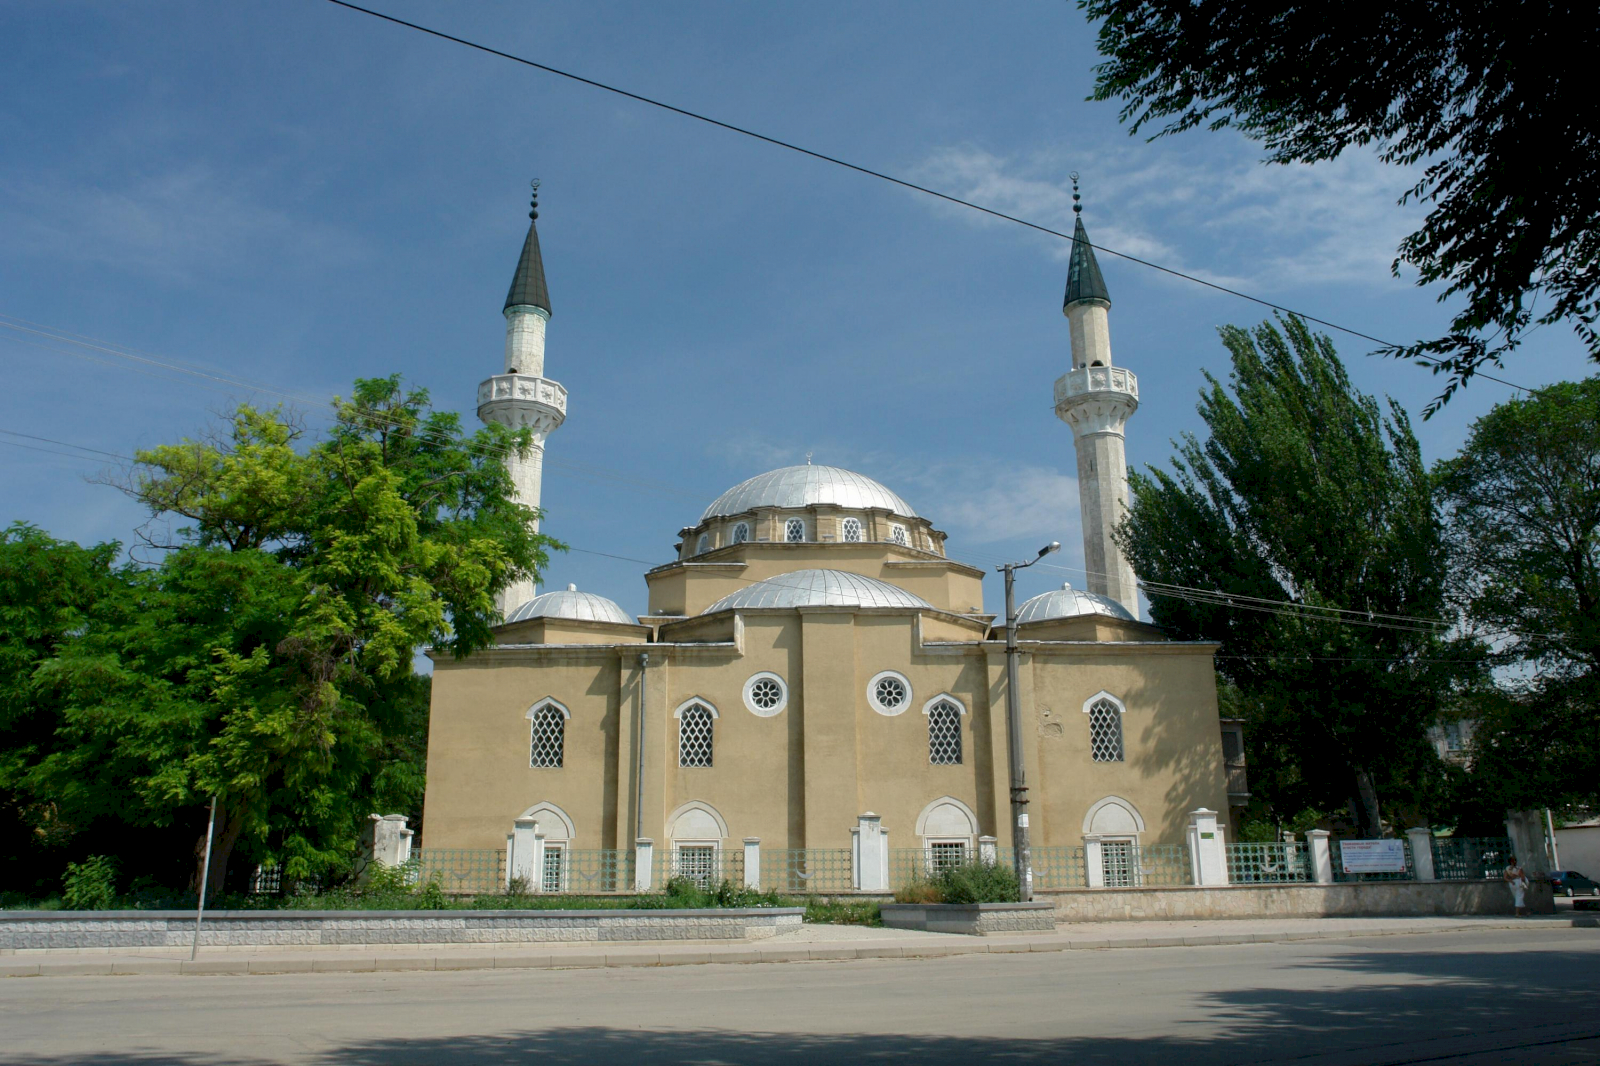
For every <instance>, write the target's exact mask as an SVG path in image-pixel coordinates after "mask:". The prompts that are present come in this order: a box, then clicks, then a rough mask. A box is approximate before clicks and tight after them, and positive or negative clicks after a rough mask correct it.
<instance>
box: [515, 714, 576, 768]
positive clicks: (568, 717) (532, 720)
mask: <svg viewBox="0 0 1600 1066" xmlns="http://www.w3.org/2000/svg"><path fill="white" fill-rule="evenodd" d="M547 707H554V708H555V709H556V710H558V711H560V712H561V765H560V766H540V765H539V764H538V763H535V762H534V761H533V731H534V730H535V729H537V728H538V722H537V720H536V719H537V718H538V716H539V712H540V711H542V710H544V709H545V708H547ZM523 717H524V718H525V719H527V722H528V769H530V770H564V769H566V765H567V723H568V722H570V721H572V712H571V711H569V710H567V707H566V704H564V703H562V702H561V701H560V700H557V699H553V698H551V697H549V696H546V697H545V698H544V699H542V700H540V701H539V702H537V703H535V704H534V705H533V706H532V707H529V708H528V713H527V714H525V715H523Z"/></svg>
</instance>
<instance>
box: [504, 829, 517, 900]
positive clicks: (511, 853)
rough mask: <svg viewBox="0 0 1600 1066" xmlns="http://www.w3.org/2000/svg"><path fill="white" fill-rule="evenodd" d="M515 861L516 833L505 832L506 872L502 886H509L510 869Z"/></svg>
mask: <svg viewBox="0 0 1600 1066" xmlns="http://www.w3.org/2000/svg"><path fill="white" fill-rule="evenodd" d="M516 861H517V834H515V833H507V834H506V866H505V873H506V877H505V881H506V883H505V885H504V887H505V888H507V889H509V888H510V887H511V878H512V873H511V871H512V869H513V866H514V864H515V863H516Z"/></svg>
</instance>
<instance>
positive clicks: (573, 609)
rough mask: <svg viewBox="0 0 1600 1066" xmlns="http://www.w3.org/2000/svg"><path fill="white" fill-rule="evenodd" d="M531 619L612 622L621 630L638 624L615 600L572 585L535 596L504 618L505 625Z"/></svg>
mask: <svg viewBox="0 0 1600 1066" xmlns="http://www.w3.org/2000/svg"><path fill="white" fill-rule="evenodd" d="M534 618H570V619H572V620H573V621H577V622H612V623H615V624H617V625H624V626H631V625H637V624H638V622H637V620H635V619H633V618H629V617H628V612H627V611H624V610H623V609H622V608H621V607H620V606H619V605H618V604H617V602H616V601H615V600H608V599H606V598H605V597H604V596H596V595H595V594H594V593H592V592H579V591H578V586H576V585H568V586H567V587H566V588H564V589H559V590H557V591H555V592H545V593H541V594H540V595H538V596H535V597H534V598H533V599H531V600H529V601H527V602H526V603H523V604H520V605H519V606H518V607H517V608H516V610H514V611H512V612H511V613H510V614H509V615H507V616H506V622H508V623H510V622H527V621H529V620H531V619H534Z"/></svg>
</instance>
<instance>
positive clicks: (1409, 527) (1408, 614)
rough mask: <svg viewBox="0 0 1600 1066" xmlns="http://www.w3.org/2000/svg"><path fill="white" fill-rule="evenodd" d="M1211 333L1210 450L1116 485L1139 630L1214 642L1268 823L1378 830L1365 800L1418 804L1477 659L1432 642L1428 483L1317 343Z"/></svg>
mask: <svg viewBox="0 0 1600 1066" xmlns="http://www.w3.org/2000/svg"><path fill="white" fill-rule="evenodd" d="M1280 327H1281V328H1280ZM1221 334H1222V341H1223V344H1224V346H1225V347H1226V348H1227V349H1228V351H1229V353H1230V354H1231V356H1232V363H1233V372H1232V375H1231V378H1230V386H1231V391H1230V389H1229V388H1225V387H1224V386H1223V385H1222V384H1221V383H1220V382H1219V381H1217V380H1216V379H1215V378H1214V377H1212V376H1211V375H1209V374H1208V375H1207V387H1206V388H1205V389H1204V390H1202V392H1201V400H1200V416H1201V418H1202V419H1203V420H1204V421H1205V423H1206V426H1207V427H1208V428H1209V430H1210V436H1209V438H1208V439H1206V440H1204V441H1201V440H1199V439H1198V438H1196V437H1194V436H1193V435H1187V434H1186V435H1185V436H1184V438H1183V439H1182V441H1181V442H1179V443H1178V444H1177V448H1178V455H1177V457H1176V458H1174V460H1173V470H1172V471H1170V472H1169V471H1162V470H1156V469H1150V470H1148V471H1147V472H1145V473H1132V474H1130V475H1129V484H1130V487H1131V489H1132V504H1131V507H1130V509H1129V512H1128V515H1127V518H1126V519H1125V520H1124V523H1123V525H1122V526H1121V527H1120V529H1119V531H1118V539H1119V542H1120V543H1121V544H1122V546H1123V549H1124V551H1126V552H1127V553H1128V557H1129V559H1130V561H1131V562H1132V564H1133V567H1134V570H1135V572H1136V573H1138V575H1139V576H1140V578H1141V580H1142V581H1143V582H1144V583H1145V584H1146V587H1147V590H1150V591H1151V593H1152V594H1151V597H1150V612H1151V616H1152V617H1153V619H1154V620H1155V621H1156V623H1157V624H1159V625H1162V626H1164V627H1167V628H1168V629H1169V630H1170V631H1172V632H1173V633H1174V634H1175V635H1177V636H1180V637H1183V638H1188V639H1201V640H1215V641H1218V642H1219V643H1220V644H1221V645H1222V647H1221V648H1220V650H1219V653H1218V662H1217V669H1218V673H1219V675H1220V677H1221V678H1222V680H1223V683H1224V684H1225V685H1226V686H1229V687H1230V689H1231V691H1230V693H1229V696H1230V699H1232V700H1234V701H1236V702H1235V705H1236V706H1237V707H1238V708H1239V711H1240V713H1241V714H1242V715H1243V716H1244V717H1245V719H1246V722H1247V729H1246V738H1247V743H1248V745H1249V751H1250V758H1251V764H1252V767H1253V768H1254V770H1255V771H1256V772H1255V773H1253V774H1252V778H1253V780H1254V781H1255V782H1256V783H1257V787H1258V789H1261V790H1262V791H1263V792H1264V793H1265V799H1266V801H1267V802H1268V804H1269V805H1270V806H1271V807H1272V808H1273V809H1274V811H1275V813H1276V814H1277V816H1278V817H1279V819H1280V820H1288V819H1290V818H1292V817H1294V816H1296V815H1298V814H1299V813H1300V812H1301V811H1303V810H1305V809H1307V808H1315V809H1319V810H1329V809H1333V808H1337V807H1339V806H1342V805H1343V804H1345V803H1347V802H1348V803H1349V805H1350V808H1351V810H1352V813H1353V814H1354V816H1355V818H1356V821H1357V822H1358V824H1359V825H1360V827H1361V828H1362V830H1363V832H1365V833H1368V834H1376V833H1377V832H1379V829H1380V806H1379V800H1380V797H1385V798H1386V800H1385V801H1386V802H1397V803H1400V804H1402V805H1404V806H1408V807H1411V808H1413V809H1414V810H1416V811H1422V812H1424V813H1425V811H1426V808H1427V806H1428V805H1429V803H1430V802H1432V801H1433V797H1432V796H1431V794H1430V793H1431V792H1432V791H1434V790H1435V789H1436V788H1437V781H1438V778H1439V775H1440V774H1441V773H1442V768H1441V767H1440V766H1439V764H1438V760H1437V757H1436V756H1435V755H1434V753H1433V750H1432V747H1431V746H1430V745H1429V743H1428V742H1427V737H1426V732H1427V729H1428V728H1429V726H1430V725H1431V724H1432V723H1433V722H1434V720H1435V718H1436V716H1437V714H1438V712H1439V710H1440V708H1441V706H1442V705H1443V704H1444V703H1445V702H1446V701H1447V700H1448V699H1449V698H1450V697H1451V695H1452V693H1453V692H1455V691H1456V690H1457V689H1458V687H1460V686H1461V685H1463V684H1465V683H1466V682H1467V681H1469V680H1470V679H1471V677H1472V676H1473V674H1474V672H1475V671H1477V669H1478V667H1477V664H1476V661H1475V660H1477V659H1481V655H1479V654H1478V653H1477V652H1476V651H1474V650H1473V648H1472V647H1471V646H1470V644H1469V645H1467V646H1464V647H1458V646H1456V644H1455V643H1453V642H1451V641H1449V640H1447V639H1446V638H1445V636H1444V635H1443V633H1444V631H1445V629H1446V628H1447V627H1446V625H1445V624H1444V616H1445V612H1446V608H1447V602H1446V596H1445V591H1446V588H1445V570H1446V567H1445V562H1446V555H1445V544H1444V537H1443V530H1442V527H1441V524H1440V521H1439V517H1438V515H1437V514H1436V511H1435V506H1434V497H1433V487H1432V483H1431V482H1430V480H1429V476H1428V473H1427V471H1426V469H1425V468H1424V466H1423V463H1422V458H1421V455H1420V453H1419V450H1418V448H1417V442H1416V438H1415V437H1414V436H1413V435H1412V432H1411V427H1410V423H1409V420H1408V419H1407V417H1406V414H1405V412H1404V411H1403V410H1401V409H1400V408H1399V407H1398V406H1397V405H1395V404H1393V403H1392V402H1391V403H1390V404H1389V407H1388V412H1387V415H1385V414H1384V413H1383V412H1382V411H1381V410H1380V408H1379V406H1378V404H1377V402H1376V401H1374V400H1373V399H1372V398H1371V397H1367V396H1363V395H1361V394H1359V393H1357V392H1355V391H1354V390H1353V389H1352V388H1351V386H1350V382H1349V379H1348V378H1347V377H1346V374H1345V370H1344V366H1343V365H1342V364H1341V363H1340V362H1339V358H1338V356H1337V354H1336V353H1335V352H1334V349H1333V345H1332V342H1331V341H1329V339H1328V338H1327V337H1324V336H1314V335H1313V334H1312V333H1311V332H1310V330H1309V329H1308V328H1307V327H1306V325H1305V323H1304V322H1301V321H1300V320H1298V319H1294V318H1288V319H1281V320H1279V322H1278V324H1277V326H1274V325H1273V324H1272V323H1270V322H1269V323H1266V324H1264V325H1262V326H1260V327H1258V328H1256V329H1255V330H1254V331H1247V330H1244V329H1240V328H1238V327H1233V326H1229V327H1225V328H1223V329H1222V330H1221ZM1461 660H1467V661H1465V662H1463V661H1461ZM1263 786H1264V787H1263Z"/></svg>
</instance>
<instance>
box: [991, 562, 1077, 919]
mask: <svg viewBox="0 0 1600 1066" xmlns="http://www.w3.org/2000/svg"><path fill="white" fill-rule="evenodd" d="M1060 550H1061V542H1060V541H1055V540H1053V541H1051V542H1050V543H1049V544H1046V545H1045V546H1044V547H1042V548H1040V549H1039V554H1038V555H1036V556H1034V557H1033V558H1032V559H1029V560H1028V561H1027V562H1025V563H1006V564H1005V565H1004V566H997V567H995V569H996V570H1001V571H1004V572H1005V575H1006V737H1007V741H1008V743H1007V747H1009V748H1010V750H1011V832H1012V842H1013V844H1015V846H1016V862H1017V884H1018V886H1019V887H1020V888H1021V893H1020V894H1021V896H1022V901H1023V902H1024V903H1027V902H1029V901H1031V900H1032V899H1033V850H1032V848H1031V847H1030V846H1029V842H1028V770H1027V767H1026V766H1025V765H1024V764H1023V761H1022V701H1021V700H1020V699H1019V698H1018V696H1017V597H1016V583H1017V571H1018V570H1025V569H1027V568H1028V567H1030V566H1032V565H1033V564H1034V563H1036V562H1038V561H1039V560H1040V559H1043V558H1044V557H1045V556H1046V555H1049V554H1050V553H1051V552H1058V551H1060Z"/></svg>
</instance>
